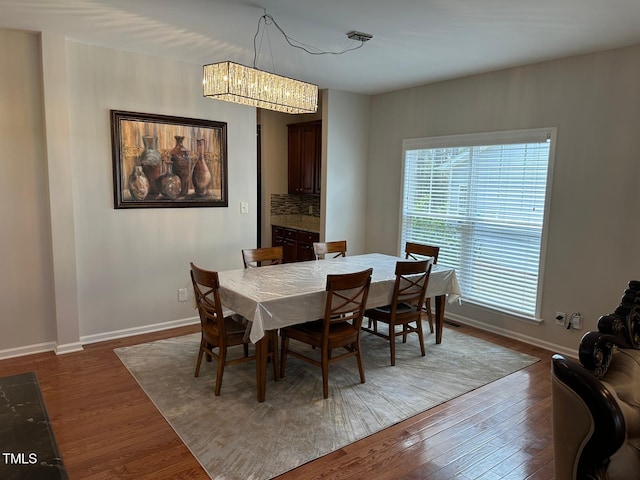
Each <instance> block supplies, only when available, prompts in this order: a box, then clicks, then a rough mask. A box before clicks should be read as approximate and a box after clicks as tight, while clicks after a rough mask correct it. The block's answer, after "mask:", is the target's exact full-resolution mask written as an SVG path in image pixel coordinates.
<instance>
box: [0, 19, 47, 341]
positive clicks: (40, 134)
mask: <svg viewBox="0 0 640 480" xmlns="http://www.w3.org/2000/svg"><path fill="white" fill-rule="evenodd" d="M0 63H1V64H2V65H4V67H3V69H2V73H1V74H0V97H1V98H2V108H0V144H1V145H2V148H1V149H0V152H1V153H0V156H1V157H2V161H1V162H0V163H1V164H2V174H1V175H0V222H1V223H2V234H0V252H2V260H1V262H0V264H1V271H2V275H1V276H0V330H1V331H2V334H0V351H3V350H5V351H6V350H10V354H18V353H20V351H14V350H13V349H15V348H18V347H22V346H24V345H31V346H33V348H32V350H33V351H37V350H51V349H52V348H53V343H52V341H53V337H54V330H55V324H54V317H55V314H54V310H55V306H54V301H53V269H52V261H53V260H52V256H51V234H50V221H49V219H50V217H49V207H48V177H47V159H46V149H45V142H44V114H43V109H42V102H43V94H42V68H41V62H40V40H39V36H38V35H36V34H30V33H25V32H17V31H11V30H2V29H0Z"/></svg>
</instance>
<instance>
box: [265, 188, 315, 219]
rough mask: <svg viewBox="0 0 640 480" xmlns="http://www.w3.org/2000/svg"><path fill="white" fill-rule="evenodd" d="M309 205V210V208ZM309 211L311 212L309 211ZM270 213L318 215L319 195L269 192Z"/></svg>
mask: <svg viewBox="0 0 640 480" xmlns="http://www.w3.org/2000/svg"><path fill="white" fill-rule="evenodd" d="M310 207H311V210H309V208H310ZM310 211H311V213H309V212H310ZM271 215H310V216H313V217H320V195H288V194H281V193H272V194H271Z"/></svg>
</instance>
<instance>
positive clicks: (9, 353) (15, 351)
mask: <svg viewBox="0 0 640 480" xmlns="http://www.w3.org/2000/svg"><path fill="white" fill-rule="evenodd" d="M55 348H56V344H55V342H46V343H38V344H35V345H25V346H24V347H16V348H7V349H5V350H0V360H5V359H7V358H15V357H24V356H25V355H34V354H36V353H44V352H51V351H54V350H55Z"/></svg>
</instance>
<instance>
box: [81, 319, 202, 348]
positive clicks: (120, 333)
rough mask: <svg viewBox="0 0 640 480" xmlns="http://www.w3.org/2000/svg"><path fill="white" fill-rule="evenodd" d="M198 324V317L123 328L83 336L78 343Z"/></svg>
mask: <svg viewBox="0 0 640 480" xmlns="http://www.w3.org/2000/svg"><path fill="white" fill-rule="evenodd" d="M196 323H200V317H189V318H183V319H180V320H172V321H170V322H163V323H154V324H152V325H144V326H142V327H133V328H125V329H124V330H115V331H113V332H105V333H97V334H94V335H84V336H82V337H80V343H82V344H83V345H87V344H89V343H97V342H104V341H106V340H115V339H116V338H123V337H132V336H133V335H142V334H143V333H152V332H160V331H162V330H169V329H171V328H177V327H185V326H187V325H193V324H196Z"/></svg>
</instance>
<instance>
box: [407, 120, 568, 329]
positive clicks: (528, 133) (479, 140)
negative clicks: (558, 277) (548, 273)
mask: <svg viewBox="0 0 640 480" xmlns="http://www.w3.org/2000/svg"><path fill="white" fill-rule="evenodd" d="M540 141H547V142H549V143H550V145H549V161H548V165H547V178H546V185H545V200H544V212H543V220H542V232H541V238H540V252H539V261H538V281H537V285H536V299H535V312H534V316H533V317H531V316H528V315H525V314H523V313H520V312H516V311H509V310H505V309H501V308H497V307H496V306H492V305H488V304H483V303H479V302H477V301H473V300H465V299H464V298H461V302H462V303H467V304H469V305H473V306H477V307H480V308H483V309H488V310H491V311H494V312H497V313H499V314H501V315H508V316H512V317H515V318H518V319H523V320H527V321H532V322H534V323H541V322H542V316H541V312H542V301H543V285H544V275H545V265H546V252H547V243H548V237H549V220H550V211H551V202H552V186H553V171H554V164H555V149H556V143H557V127H543V128H531V129H521V130H503V131H496V132H481V133H470V134H457V135H443V136H434V137H418V138H410V139H404V140H403V141H402V158H401V163H402V169H401V175H400V211H399V215H398V216H399V223H398V254H399V255H400V256H401V255H403V254H404V244H403V226H404V207H405V174H406V168H407V151H410V150H420V149H432V148H454V147H470V146H485V145H505V144H514V143H528V142H531V143H533V142H540Z"/></svg>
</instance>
